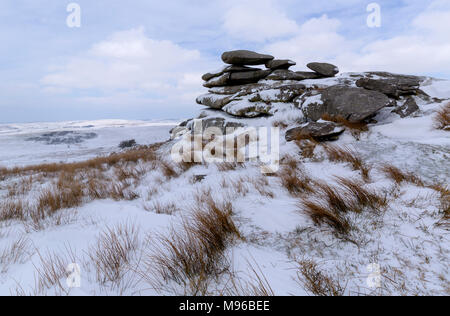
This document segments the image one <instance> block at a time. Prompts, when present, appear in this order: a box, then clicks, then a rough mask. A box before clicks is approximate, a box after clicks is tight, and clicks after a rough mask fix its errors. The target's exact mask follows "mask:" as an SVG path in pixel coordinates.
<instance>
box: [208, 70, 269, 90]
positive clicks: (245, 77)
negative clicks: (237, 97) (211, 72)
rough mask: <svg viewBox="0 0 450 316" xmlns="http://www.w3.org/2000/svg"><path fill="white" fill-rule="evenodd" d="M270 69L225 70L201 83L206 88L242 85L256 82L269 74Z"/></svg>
mask: <svg viewBox="0 0 450 316" xmlns="http://www.w3.org/2000/svg"><path fill="white" fill-rule="evenodd" d="M270 73H271V70H252V71H244V72H227V73H224V74H222V75H221V76H219V77H214V78H212V79H210V80H209V81H207V82H205V83H204V84H203V86H204V87H206V88H215V87H224V86H233V85H244V84H249V83H257V82H258V81H259V80H261V79H265V78H266V77H267V76H268V75H270Z"/></svg>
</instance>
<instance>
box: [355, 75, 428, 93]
mask: <svg viewBox="0 0 450 316" xmlns="http://www.w3.org/2000/svg"><path fill="white" fill-rule="evenodd" d="M420 83H421V81H420V78H419V77H406V76H399V77H388V78H386V79H385V78H383V79H372V78H361V79H359V80H358V81H356V85H357V86H358V87H361V88H364V89H368V90H374V91H379V92H381V93H384V94H386V95H387V96H390V97H393V98H399V97H400V96H403V95H412V94H417V93H418V92H419V87H420Z"/></svg>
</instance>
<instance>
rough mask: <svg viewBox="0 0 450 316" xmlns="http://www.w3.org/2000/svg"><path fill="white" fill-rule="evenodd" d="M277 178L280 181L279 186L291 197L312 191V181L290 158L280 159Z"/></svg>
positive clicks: (294, 160)
mask: <svg viewBox="0 0 450 316" xmlns="http://www.w3.org/2000/svg"><path fill="white" fill-rule="evenodd" d="M278 177H279V178H280V180H281V185H282V186H283V187H285V188H286V190H288V192H289V193H290V194H291V195H292V196H295V197H297V196H299V195H301V194H303V193H305V192H306V193H307V192H312V191H313V188H312V185H313V184H314V183H313V182H314V181H313V180H312V179H311V178H310V177H309V176H308V175H307V174H306V173H305V171H304V170H302V169H301V168H300V167H299V162H298V161H297V160H296V159H295V158H293V157H291V156H286V157H284V158H283V159H282V161H281V168H280V171H279V172H278Z"/></svg>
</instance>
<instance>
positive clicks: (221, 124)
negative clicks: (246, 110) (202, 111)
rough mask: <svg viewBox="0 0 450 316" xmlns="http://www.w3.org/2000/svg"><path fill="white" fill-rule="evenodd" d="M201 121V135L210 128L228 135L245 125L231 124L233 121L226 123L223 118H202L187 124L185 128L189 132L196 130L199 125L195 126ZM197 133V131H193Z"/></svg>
mask: <svg viewBox="0 0 450 316" xmlns="http://www.w3.org/2000/svg"><path fill="white" fill-rule="evenodd" d="M200 121H201V126H202V131H201V132H202V133H203V132H204V131H205V130H206V129H208V128H211V127H216V128H219V129H220V131H221V132H222V134H224V135H225V134H228V133H229V132H233V131H234V130H235V129H237V128H240V127H244V126H245V125H244V124H242V123H238V122H233V121H228V120H226V119H225V118H223V117H208V118H203V119H201V120H192V121H190V122H189V123H188V124H187V128H188V129H189V130H190V131H194V129H196V128H198V126H199V125H195V124H199V123H200ZM195 132H197V131H195Z"/></svg>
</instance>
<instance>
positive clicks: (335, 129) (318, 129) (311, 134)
mask: <svg viewBox="0 0 450 316" xmlns="http://www.w3.org/2000/svg"><path fill="white" fill-rule="evenodd" d="M344 131H345V128H344V127H342V126H339V125H338V124H336V123H333V122H309V123H307V124H305V125H302V126H299V127H295V128H293V129H290V130H288V131H287V132H286V140H287V141H288V142H289V141H293V140H299V139H304V138H313V139H315V140H317V141H330V140H337V139H338V138H339V136H340V135H341V134H342V133H343V132H344Z"/></svg>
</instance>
